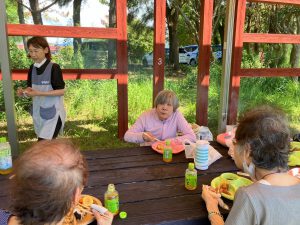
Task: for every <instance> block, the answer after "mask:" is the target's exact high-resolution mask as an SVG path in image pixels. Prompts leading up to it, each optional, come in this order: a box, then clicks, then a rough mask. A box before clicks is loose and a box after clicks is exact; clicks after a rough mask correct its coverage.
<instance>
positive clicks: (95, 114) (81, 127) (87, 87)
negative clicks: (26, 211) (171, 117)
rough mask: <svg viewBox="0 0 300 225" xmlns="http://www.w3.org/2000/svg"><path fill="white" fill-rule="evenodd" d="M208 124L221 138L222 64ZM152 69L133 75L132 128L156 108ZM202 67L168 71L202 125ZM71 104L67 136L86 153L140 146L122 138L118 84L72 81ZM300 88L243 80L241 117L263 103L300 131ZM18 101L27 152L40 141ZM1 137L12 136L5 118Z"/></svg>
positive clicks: (285, 81) (214, 76)
mask: <svg viewBox="0 0 300 225" xmlns="http://www.w3.org/2000/svg"><path fill="white" fill-rule="evenodd" d="M210 73H211V76H210V86H209V102H208V103H209V108H208V126H209V128H210V130H211V131H212V133H213V134H214V136H216V135H217V126H218V111H219V104H220V88H221V87H220V86H221V81H220V79H221V66H220V65H218V64H214V65H212V67H211V70H210ZM152 82H153V81H152V69H148V68H146V69H142V70H139V71H135V72H129V82H128V121H129V126H131V125H132V124H133V123H134V122H135V120H136V119H137V118H138V116H139V115H140V114H141V113H142V112H143V111H145V110H147V109H149V108H151V107H152V92H153V84H152ZM196 82H197V68H196V67H189V66H181V73H180V74H179V75H178V74H173V73H171V72H168V70H167V71H166V77H165V89H170V90H173V91H174V92H175V93H176V94H177V96H178V98H179V101H180V108H179V110H180V111H181V112H182V113H183V115H184V116H185V117H186V119H187V121H188V122H190V123H194V122H195V121H196V118H195V117H196V96H197V89H196ZM66 84H67V92H66V95H65V106H66V109H67V121H66V124H65V128H64V136H63V138H68V139H71V140H72V141H74V142H75V143H76V144H77V145H78V146H80V148H81V149H82V150H94V149H107V148H124V147H131V146H135V144H129V143H125V142H124V141H122V140H120V139H119V138H118V136H117V133H118V120H117V109H118V102H117V84H116V81H115V80H76V81H66ZM299 96H300V88H299V84H297V83H295V82H293V81H291V79H289V78H251V79H250V78H243V79H241V87H240V96H239V105H238V106H239V109H238V110H239V113H240V112H243V111H245V110H246V109H249V108H252V107H255V106H256V105H260V104H270V105H274V106H277V107H280V108H282V109H283V110H284V111H285V112H286V113H287V115H288V118H289V120H290V126H291V131H292V134H294V133H300V118H299V112H300V97H299ZM23 101H24V99H21V100H19V99H16V112H17V121H18V137H19V141H20V148H21V151H23V150H24V149H26V148H27V147H29V146H30V145H31V144H32V143H34V142H36V136H35V133H34V131H33V125H32V119H31V117H30V116H29V113H28V112H27V110H28V108H29V107H28V106H29V104H28V101H27V102H26V101H25V102H23ZM0 115H2V117H1V121H0V136H7V127H6V122H5V119H4V116H3V114H0Z"/></svg>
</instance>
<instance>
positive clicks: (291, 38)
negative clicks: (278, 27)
mask: <svg viewBox="0 0 300 225" xmlns="http://www.w3.org/2000/svg"><path fill="white" fill-rule="evenodd" d="M243 41H244V42H253V43H284V44H300V35H294V34H258V33H255V34H254V33H244V34H243Z"/></svg>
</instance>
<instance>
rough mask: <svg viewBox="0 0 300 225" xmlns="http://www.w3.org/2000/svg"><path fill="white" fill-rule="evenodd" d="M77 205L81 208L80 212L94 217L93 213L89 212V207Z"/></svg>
mask: <svg viewBox="0 0 300 225" xmlns="http://www.w3.org/2000/svg"><path fill="white" fill-rule="evenodd" d="M78 205H79V206H80V207H81V209H80V210H82V211H83V212H86V213H88V214H91V215H94V214H93V212H92V211H91V208H90V207H87V206H85V205H83V204H81V203H78Z"/></svg>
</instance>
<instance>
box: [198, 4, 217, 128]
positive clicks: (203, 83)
mask: <svg viewBox="0 0 300 225" xmlns="http://www.w3.org/2000/svg"><path fill="white" fill-rule="evenodd" d="M213 7H214V1H211V0H201V11H200V28H199V40H200V41H199V51H198V52H199V58H198V65H199V66H198V78H197V103H196V123H197V124H199V125H207V122H208V121H207V120H208V87H209V68H210V51H211V37H212V19H213Z"/></svg>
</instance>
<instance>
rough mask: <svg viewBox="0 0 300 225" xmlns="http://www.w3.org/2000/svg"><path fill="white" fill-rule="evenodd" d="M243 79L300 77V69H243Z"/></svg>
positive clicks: (241, 74) (241, 71)
mask: <svg viewBox="0 0 300 225" xmlns="http://www.w3.org/2000/svg"><path fill="white" fill-rule="evenodd" d="M240 76H242V77H300V68H263V69H241V70H240Z"/></svg>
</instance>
